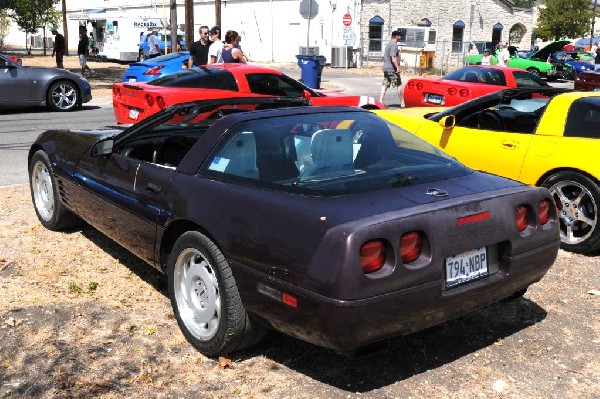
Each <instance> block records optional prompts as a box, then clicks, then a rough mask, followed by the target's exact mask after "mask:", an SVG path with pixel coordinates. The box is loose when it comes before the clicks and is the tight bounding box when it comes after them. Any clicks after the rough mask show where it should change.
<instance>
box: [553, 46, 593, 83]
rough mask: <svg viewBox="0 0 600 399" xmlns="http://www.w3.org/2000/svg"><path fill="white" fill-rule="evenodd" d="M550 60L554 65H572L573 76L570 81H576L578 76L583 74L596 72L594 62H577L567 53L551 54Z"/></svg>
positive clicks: (556, 52) (557, 52)
mask: <svg viewBox="0 0 600 399" xmlns="http://www.w3.org/2000/svg"><path fill="white" fill-rule="evenodd" d="M549 60H550V62H552V63H553V64H558V63H563V64H568V65H570V66H571V70H572V71H573V74H572V75H571V76H569V77H568V78H569V79H575V77H576V76H577V74H579V73H581V72H586V71H593V70H594V63H593V62H588V61H580V60H577V59H575V58H573V57H571V54H570V53H568V52H566V51H555V52H554V53H552V54H550V58H549Z"/></svg>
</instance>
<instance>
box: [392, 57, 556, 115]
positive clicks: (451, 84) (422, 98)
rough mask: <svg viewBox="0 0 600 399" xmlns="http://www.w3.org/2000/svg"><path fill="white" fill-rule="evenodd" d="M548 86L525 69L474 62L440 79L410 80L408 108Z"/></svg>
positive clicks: (406, 104) (406, 87)
mask: <svg viewBox="0 0 600 399" xmlns="http://www.w3.org/2000/svg"><path fill="white" fill-rule="evenodd" d="M540 86H548V84H547V83H546V82H544V81H543V80H541V79H540V78H538V77H537V76H534V75H532V74H530V73H529V72H527V71H524V70H522V69H515V68H506V67H496V66H482V65H470V66H466V67H463V68H460V69H457V70H456V71H453V72H450V73H449V74H447V75H446V76H444V77H442V78H437V79H423V78H415V79H410V80H409V81H408V82H407V83H406V86H405V88H404V104H405V106H406V107H427V106H431V107H435V106H445V107H452V106H454V105H458V104H461V103H464V102H466V101H469V100H472V99H474V98H476V97H479V96H482V95H484V94H489V93H492V92H495V91H500V90H502V89H507V88H511V87H540Z"/></svg>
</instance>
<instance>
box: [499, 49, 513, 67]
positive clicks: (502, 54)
mask: <svg viewBox="0 0 600 399" xmlns="http://www.w3.org/2000/svg"><path fill="white" fill-rule="evenodd" d="M498 48H499V49H500V51H499V52H498V55H497V57H498V66H501V67H505V66H508V60H509V59H510V53H509V52H508V49H507V48H506V46H505V45H504V43H500V44H499V45H498Z"/></svg>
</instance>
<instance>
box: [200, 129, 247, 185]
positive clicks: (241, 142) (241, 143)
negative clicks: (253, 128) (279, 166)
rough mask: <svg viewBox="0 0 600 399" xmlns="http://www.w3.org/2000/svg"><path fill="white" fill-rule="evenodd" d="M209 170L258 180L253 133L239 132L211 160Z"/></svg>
mask: <svg viewBox="0 0 600 399" xmlns="http://www.w3.org/2000/svg"><path fill="white" fill-rule="evenodd" d="M208 170H210V171H213V172H220V173H225V174H228V175H233V176H238V177H245V178H250V179H255V180H256V179H258V167H257V164H256V140H255V138H254V133H252V132H239V133H238V134H236V135H234V136H233V137H232V138H231V140H229V142H228V143H227V144H226V145H225V147H223V148H222V149H221V150H220V151H219V152H218V153H217V154H216V155H215V156H214V157H213V158H212V160H211V162H210V165H209V166H208Z"/></svg>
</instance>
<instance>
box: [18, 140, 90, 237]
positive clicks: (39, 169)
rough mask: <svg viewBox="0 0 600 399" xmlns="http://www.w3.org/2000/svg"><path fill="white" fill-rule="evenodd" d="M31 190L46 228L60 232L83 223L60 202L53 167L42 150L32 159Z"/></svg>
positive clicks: (34, 204) (32, 198) (30, 168)
mask: <svg viewBox="0 0 600 399" xmlns="http://www.w3.org/2000/svg"><path fill="white" fill-rule="evenodd" d="M29 188H30V191H31V200H32V201H33V206H34V209H35V213H36V215H37V217H38V219H39V221H40V223H41V224H42V225H43V226H44V227H46V228H47V229H49V230H54V231H58V230H64V229H67V228H71V227H75V226H77V225H78V224H80V223H81V220H80V219H79V218H78V217H77V216H75V215H74V214H73V213H71V211H70V210H69V209H67V207H66V206H65V205H64V204H63V203H62V201H61V200H60V194H59V192H58V187H57V184H56V178H55V177H54V174H53V172H52V165H51V164H50V160H49V159H48V156H47V155H46V153H45V152H44V151H41V150H40V151H38V152H36V153H35V154H33V157H31V161H30V162H29Z"/></svg>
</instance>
